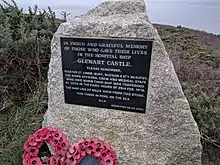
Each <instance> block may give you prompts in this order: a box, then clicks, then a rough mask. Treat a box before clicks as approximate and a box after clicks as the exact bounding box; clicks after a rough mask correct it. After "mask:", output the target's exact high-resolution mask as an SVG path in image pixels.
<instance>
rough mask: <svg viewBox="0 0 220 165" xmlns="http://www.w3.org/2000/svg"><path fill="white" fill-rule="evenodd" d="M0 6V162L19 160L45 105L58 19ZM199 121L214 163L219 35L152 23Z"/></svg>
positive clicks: (218, 147) (219, 143) (219, 124)
mask: <svg viewBox="0 0 220 165" xmlns="http://www.w3.org/2000/svg"><path fill="white" fill-rule="evenodd" d="M3 4H4V5H1V6H0V7H1V8H0V125H1V127H0V160H1V161H0V162H1V163H0V164H3V165H18V164H21V163H20V162H21V154H22V146H23V144H24V142H25V140H26V139H27V136H28V135H29V134H30V133H32V132H33V131H34V130H36V129H38V128H40V127H41V122H42V116H43V114H44V112H45V110H46V108H47V92H46V84H47V70H48V64H49V58H50V40H51V38H52V35H53V33H54V32H55V30H56V29H57V27H58V25H59V24H60V23H61V21H60V20H57V19H56V18H55V14H54V13H53V12H52V11H51V9H49V10H48V11H41V12H40V11H39V10H38V8H37V7H34V8H33V9H31V8H30V9H29V14H24V13H23V12H22V10H21V9H19V8H18V7H17V5H16V3H12V4H8V3H6V2H5V3H3ZM155 27H156V28H157V29H158V32H159V33H160V35H161V38H162V40H163V41H164V44H165V46H166V49H167V51H168V52H169V54H170V57H171V59H172V61H173V62H174V65H175V69H176V71H177V74H178V76H179V79H180V81H181V84H182V86H183V89H184V92H185V94H186V96H187V98H188V100H189V102H190V106H191V109H192V111H193V114H194V117H195V119H196V121H197V122H198V124H199V127H200V131H201V135H202V136H201V139H202V142H203V147H204V156H203V161H204V164H207V165H210V164H211V163H213V164H215V165H218V164H220V36H216V35H212V34H207V33H205V32H199V31H194V30H190V29H185V28H182V27H177V28H176V27H171V26H161V25H155Z"/></svg>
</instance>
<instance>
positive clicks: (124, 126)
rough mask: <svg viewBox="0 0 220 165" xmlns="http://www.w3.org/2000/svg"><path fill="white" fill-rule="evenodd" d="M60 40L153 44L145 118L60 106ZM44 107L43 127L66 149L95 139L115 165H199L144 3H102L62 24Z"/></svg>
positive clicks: (192, 127)
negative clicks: (63, 138) (111, 153)
mask: <svg viewBox="0 0 220 165" xmlns="http://www.w3.org/2000/svg"><path fill="white" fill-rule="evenodd" d="M60 36H78V37H80V36H83V37H84V36H93V37H96V36H108V37H122V38H123V37H124V38H127V37H135V38H145V39H154V46H153V59H152V64H151V73H150V82H149V94H148V100H147V112H146V114H139V113H131V112H124V111H114V110H109V109H102V108H94V107H86V106H77V105H67V104H65V103H64V91H63V80H62V77H63V76H62V66H61V65H62V64H61V51H60V38H59V37H60ZM51 48H52V56H51V62H50V69H49V74H48V78H49V82H48V95H49V105H48V110H47V112H46V114H45V116H44V123H43V126H54V127H56V128H59V129H61V130H63V132H64V133H65V134H66V135H67V136H68V138H69V139H70V141H71V143H75V142H76V141H77V140H78V139H79V138H81V137H85V138H91V137H98V138H101V139H102V140H105V141H107V142H109V143H110V144H111V145H112V146H113V148H114V149H115V150H116V152H117V155H118V159H119V165H200V164H201V161H200V158H201V144H200V134H199V130H198V127H197V124H196V122H195V121H194V119H193V116H192V113H191V111H190V108H189V104H188V101H187V100H186V98H185V96H184V93H183V91H182V88H181V85H180V83H179V80H178V78H177V75H176V73H175V71H174V67H173V64H172V62H171V60H170V59H169V56H168V54H167V52H166V51H165V48H164V45H163V43H162V41H161V39H160V36H159V35H158V33H157V30H156V29H155V28H154V27H153V26H152V24H151V23H150V21H149V20H148V17H147V15H146V7H145V3H144V0H118V1H106V2H103V3H101V4H100V5H99V6H98V7H96V8H94V9H92V10H90V11H89V12H88V13H87V14H85V15H82V16H79V17H76V18H75V19H74V20H72V21H71V22H68V23H63V24H62V25H61V26H60V27H59V29H58V30H57V32H56V34H55V35H54V38H53V40H52V47H51Z"/></svg>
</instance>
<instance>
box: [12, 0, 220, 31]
mask: <svg viewBox="0 0 220 165" xmlns="http://www.w3.org/2000/svg"><path fill="white" fill-rule="evenodd" d="M101 1H102V0H16V2H17V3H18V4H19V6H22V7H27V6H33V5H35V4H37V5H38V6H39V7H40V8H46V7H47V6H51V7H52V8H53V9H54V10H55V11H56V12H57V14H59V13H60V12H61V11H67V12H69V13H71V15H72V16H76V15H80V14H82V13H85V12H87V11H88V10H89V9H91V8H92V7H94V6H96V5H97V4H99V3H100V2H101ZM146 1H147V12H148V15H149V17H150V20H151V21H152V22H153V23H161V24H170V25H174V26H176V25H182V26H185V27H189V28H194V29H200V30H206V31H208V32H212V33H217V34H220V0H146Z"/></svg>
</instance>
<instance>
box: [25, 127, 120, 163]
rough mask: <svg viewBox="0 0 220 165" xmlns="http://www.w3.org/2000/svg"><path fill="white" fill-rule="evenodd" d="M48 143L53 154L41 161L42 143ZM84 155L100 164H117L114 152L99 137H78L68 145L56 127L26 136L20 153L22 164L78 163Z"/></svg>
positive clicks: (65, 138)
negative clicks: (26, 138)
mask: <svg viewBox="0 0 220 165" xmlns="http://www.w3.org/2000/svg"><path fill="white" fill-rule="evenodd" d="M44 143H46V144H49V145H50V146H51V147H52V149H53V151H54V153H55V155H54V156H51V157H46V158H45V162H44V163H43V162H42V160H41V158H40V157H39V152H40V148H41V147H42V146H43V144H44ZM86 156H92V157H94V158H96V159H97V160H98V161H99V162H100V165H117V164H118V163H117V159H116V153H115V152H114V151H113V149H112V147H111V146H110V145H109V144H108V143H106V142H104V141H102V140H100V139H92V138H91V139H80V140H79V141H78V142H77V143H76V144H74V145H72V146H70V143H69V141H68V139H67V137H66V136H64V135H63V134H62V132H61V131H60V130H58V129H55V128H51V127H47V128H42V129H40V130H38V131H36V132H35V133H34V134H33V135H30V136H29V137H28V140H27V141H26V142H25V144H24V153H23V155H22V158H23V165H43V164H49V165H79V164H80V162H81V161H82V160H83V158H85V157H86Z"/></svg>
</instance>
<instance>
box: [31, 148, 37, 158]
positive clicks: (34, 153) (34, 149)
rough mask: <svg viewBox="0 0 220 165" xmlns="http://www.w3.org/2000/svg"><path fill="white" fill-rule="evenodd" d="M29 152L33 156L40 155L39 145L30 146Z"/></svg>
mask: <svg viewBox="0 0 220 165" xmlns="http://www.w3.org/2000/svg"><path fill="white" fill-rule="evenodd" d="M29 153H30V154H31V155H32V156H33V157H36V156H38V153H39V149H38V148H37V147H30V148H29Z"/></svg>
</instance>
